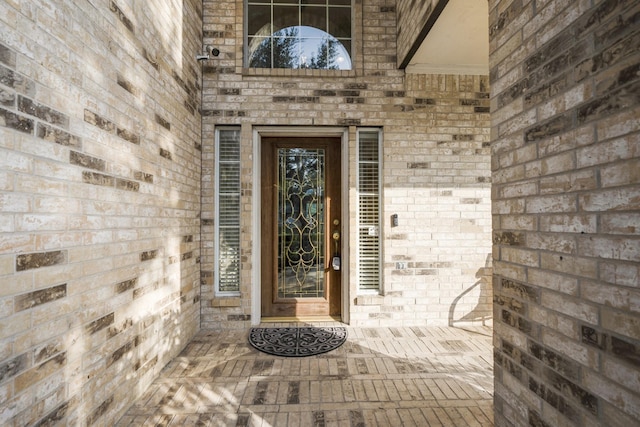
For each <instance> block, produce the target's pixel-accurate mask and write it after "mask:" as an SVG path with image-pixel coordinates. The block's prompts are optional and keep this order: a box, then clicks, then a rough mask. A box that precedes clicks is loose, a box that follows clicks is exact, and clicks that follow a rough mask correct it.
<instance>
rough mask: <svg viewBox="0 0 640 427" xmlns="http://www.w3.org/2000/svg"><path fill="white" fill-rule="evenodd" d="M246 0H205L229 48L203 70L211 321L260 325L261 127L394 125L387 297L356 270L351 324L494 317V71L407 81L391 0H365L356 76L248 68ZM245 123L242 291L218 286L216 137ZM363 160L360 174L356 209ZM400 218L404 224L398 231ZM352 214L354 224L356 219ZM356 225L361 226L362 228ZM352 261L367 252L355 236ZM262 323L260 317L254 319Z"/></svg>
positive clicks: (213, 27) (208, 20)
mask: <svg viewBox="0 0 640 427" xmlns="http://www.w3.org/2000/svg"><path fill="white" fill-rule="evenodd" d="M242 4H243V2H242V1H241V0H232V1H205V2H204V40H205V43H206V44H210V45H212V46H215V47H217V48H219V49H220V51H221V54H220V56H219V57H217V58H215V59H213V60H211V61H207V62H206V63H204V64H203V74H204V80H203V99H204V103H203V172H204V173H203V183H202V186H203V212H202V218H203V224H204V225H203V235H202V238H203V253H202V270H203V271H202V275H203V288H202V316H203V317H202V325H203V327H214V328H220V327H224V328H238V327H246V326H248V325H249V323H250V322H251V299H252V297H253V295H252V293H251V292H252V291H251V289H252V268H253V266H252V264H251V259H252V256H254V255H255V254H253V253H252V243H253V232H254V230H253V229H252V224H251V222H250V218H251V214H252V212H251V209H252V208H251V196H252V194H253V193H252V191H253V188H252V183H253V170H252V161H253V159H252V153H253V134H252V129H253V128H254V127H255V126H263V125H274V126H306V127H312V126H316V127H317V126H333V127H343V128H344V129H346V130H348V134H349V141H348V142H347V143H348V144H349V147H350V154H351V155H353V153H354V152H355V151H354V150H355V137H356V130H357V129H358V128H360V127H375V128H382V129H383V139H384V153H383V157H384V158H383V164H384V170H383V184H384V190H383V191H384V193H383V200H384V207H383V215H382V222H383V252H384V259H383V264H384V265H383V268H384V285H383V286H384V287H383V290H384V295H383V296H374V297H371V296H367V297H364V296H361V295H359V294H358V292H357V289H356V277H355V268H353V267H355V264H352V265H351V266H352V269H351V273H352V274H351V277H350V279H351V280H350V285H349V286H350V298H349V310H350V320H351V323H352V324H356V325H371V326H375V325H425V324H433V325H435V324H438V325H442V324H450V323H459V322H483V321H487V320H489V319H490V317H491V316H492V311H491V261H490V253H491V216H490V185H491V183H490V181H491V179H490V158H489V154H490V153H489V150H490V148H489V144H488V142H489V138H490V136H489V114H488V109H489V87H488V76H445V75H439V76H435V75H434V76H431V75H429V76H427V75H405V74H404V72H403V71H399V70H397V69H396V63H395V62H396V42H395V38H396V31H397V28H396V10H395V7H394V6H393V5H391V6H390V5H389V2H388V1H382V0H366V1H364V2H362V3H360V2H354V4H355V5H356V6H355V10H354V16H355V17H356V18H355V19H356V25H355V28H356V30H355V33H356V34H357V44H356V45H357V46H358V47H357V49H356V50H355V52H354V57H355V59H354V70H352V71H340V72H331V71H319V70H304V71H299V70H274V71H272V72H271V71H264V70H247V69H243V68H242V28H243V27H242V26H243V16H242V10H243V8H242ZM233 124H236V125H241V126H242V147H243V148H242V150H243V154H242V156H243V160H242V161H243V164H244V168H243V173H242V177H243V178H242V179H243V185H242V188H243V201H242V206H243V225H242V242H243V243H242V260H243V263H242V267H241V268H242V278H241V297H240V298H229V299H228V300H227V301H225V299H224V298H216V297H215V295H214V292H213V286H214V284H213V280H212V278H213V269H214V265H215V263H214V258H213V247H212V246H211V245H209V242H211V241H212V240H213V230H214V226H215V218H214V216H213V215H214V212H213V197H214V189H213V187H212V183H211V176H212V173H213V166H214V161H215V159H214V157H213V153H214V146H213V142H214V132H215V126H217V125H233ZM354 162H355V160H354V159H353V158H352V159H351V161H350V164H349V175H348V177H347V179H348V182H349V185H350V190H349V194H350V199H349V200H347V201H346V202H345V207H348V208H349V209H350V211H351V214H352V217H353V213H354V212H355V208H356V200H355V197H354V191H353V189H354V185H355V170H356V169H355V163H354ZM392 214H398V217H399V226H398V227H395V228H391V227H390V216H391V215H392ZM352 222H353V218H352ZM351 229H352V230H354V229H355V227H353V224H352V227H351ZM350 239H351V242H352V244H351V248H352V252H351V254H350V255H351V256H350V260H351V261H353V260H355V258H356V257H355V252H354V251H355V245H354V244H353V242H355V233H353V232H352V235H351V236H350ZM255 320H256V319H254V321H255Z"/></svg>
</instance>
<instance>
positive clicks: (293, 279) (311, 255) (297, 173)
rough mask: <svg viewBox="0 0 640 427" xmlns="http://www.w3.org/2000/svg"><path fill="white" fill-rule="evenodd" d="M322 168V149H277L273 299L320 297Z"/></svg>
mask: <svg viewBox="0 0 640 427" xmlns="http://www.w3.org/2000/svg"><path fill="white" fill-rule="evenodd" d="M324 165H325V150H324V149H307V148H279V149H278V219H279V220H278V298H321V297H324V268H325V251H324V240H325V219H324V218H325V211H324V193H325V176H324V175H325V170H324Z"/></svg>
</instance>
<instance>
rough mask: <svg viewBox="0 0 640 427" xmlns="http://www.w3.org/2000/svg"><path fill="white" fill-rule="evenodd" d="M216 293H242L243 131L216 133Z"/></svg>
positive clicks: (234, 129) (220, 130)
mask: <svg viewBox="0 0 640 427" xmlns="http://www.w3.org/2000/svg"><path fill="white" fill-rule="evenodd" d="M216 139H217V141H216V154H215V159H216V180H215V187H214V188H216V189H217V191H216V202H215V207H216V218H217V221H216V224H217V226H216V230H215V259H216V263H217V266H216V267H217V268H216V269H215V276H214V277H215V284H216V288H215V290H216V294H223V295H224V294H237V293H239V292H240V129H238V128H222V129H217V130H216Z"/></svg>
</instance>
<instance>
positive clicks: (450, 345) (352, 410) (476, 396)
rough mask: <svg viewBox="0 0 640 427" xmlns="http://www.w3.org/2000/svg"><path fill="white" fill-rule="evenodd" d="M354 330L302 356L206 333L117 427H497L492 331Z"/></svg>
mask: <svg viewBox="0 0 640 427" xmlns="http://www.w3.org/2000/svg"><path fill="white" fill-rule="evenodd" d="M308 325H309V324H308V323H307V324H304V326H308ZM320 325H326V326H336V325H338V324H335V323H333V324H331V323H323V324H316V325H314V326H320ZM264 326H268V327H272V326H274V324H268V325H264ZM275 326H291V324H287V325H275ZM347 329H348V334H349V335H348V338H347V342H346V343H345V344H343V345H342V346H341V347H340V348H338V349H337V350H334V351H332V352H329V353H325V354H322V355H318V356H311V357H303V358H285V357H277V356H270V355H267V354H264V353H260V352H258V351H257V350H255V349H254V348H253V347H251V346H250V345H249V344H248V341H247V336H248V331H210V330H203V331H200V332H199V333H198V334H197V335H196V337H195V338H194V340H193V341H192V342H191V343H189V345H187V347H186V348H185V349H184V351H183V352H182V353H181V354H180V356H179V357H177V358H176V359H175V360H173V361H172V362H171V363H169V364H168V365H167V367H166V368H165V369H164V370H163V371H162V373H161V375H160V377H159V378H158V379H157V380H156V381H155V382H154V383H153V384H152V385H151V386H150V387H149V389H148V390H147V392H146V393H145V394H144V396H142V397H141V398H140V399H139V400H138V401H137V402H136V403H135V404H134V405H133V406H132V407H131V409H130V410H129V411H128V412H127V413H126V414H125V416H124V417H123V418H122V419H121V420H120V421H119V423H118V424H117V425H118V426H119V427H123V426H142V425H144V426H265V427H266V426H275V427H280V426H296V427H297V426H302V427H305V426H309V427H329V426H345V427H371V426H394V427H400V426H446V427H453V426H464V427H471V426H480V427H485V426H493V406H492V405H493V402H492V396H493V371H492V347H491V329H490V328H488V327H469V328H464V329H460V328H433V327H431V328H423V327H420V328H417V327H415V328H351V327H347Z"/></svg>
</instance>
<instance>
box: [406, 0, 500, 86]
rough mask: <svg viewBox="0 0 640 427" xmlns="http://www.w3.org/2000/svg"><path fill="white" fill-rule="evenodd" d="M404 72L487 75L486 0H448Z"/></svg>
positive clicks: (487, 11)
mask: <svg viewBox="0 0 640 427" xmlns="http://www.w3.org/2000/svg"><path fill="white" fill-rule="evenodd" d="M406 72H407V73H412V74H482V75H487V74H489V4H488V1H487V0H449V2H448V3H447V5H446V6H445V8H444V10H443V11H442V13H441V14H440V16H439V17H438V20H437V21H436V23H435V24H434V25H433V28H431V31H429V34H427V37H426V38H425V39H424V41H423V42H422V44H421V45H420V47H419V48H418V50H417V51H416V53H415V55H414V56H413V58H411V61H410V62H409V64H408V65H407V68H406Z"/></svg>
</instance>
